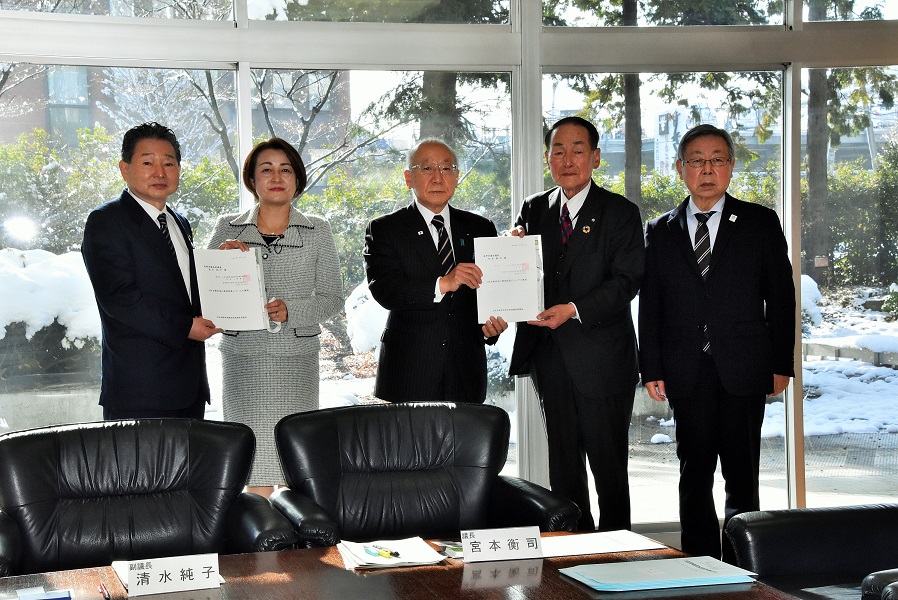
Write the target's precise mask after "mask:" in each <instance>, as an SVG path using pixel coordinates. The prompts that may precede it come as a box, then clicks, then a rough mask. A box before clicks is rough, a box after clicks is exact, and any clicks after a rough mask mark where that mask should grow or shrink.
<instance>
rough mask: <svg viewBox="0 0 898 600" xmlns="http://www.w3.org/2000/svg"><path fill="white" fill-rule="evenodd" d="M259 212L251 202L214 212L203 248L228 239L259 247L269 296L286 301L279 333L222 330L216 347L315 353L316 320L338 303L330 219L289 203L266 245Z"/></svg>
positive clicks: (329, 313) (338, 281)
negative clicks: (282, 227)
mask: <svg viewBox="0 0 898 600" xmlns="http://www.w3.org/2000/svg"><path fill="white" fill-rule="evenodd" d="M258 215H259V205H258V204H256V205H255V206H254V207H253V208H251V209H250V210H248V211H246V212H244V213H240V214H231V215H223V216H221V217H219V218H218V222H217V223H216V224H215V230H214V231H213V232H212V237H211V238H210V239H209V243H208V244H207V246H206V247H207V248H218V247H219V245H221V243H222V242H224V241H225V240H229V239H230V240H240V241H242V242H245V243H246V244H248V245H249V246H250V247H251V248H253V247H259V248H261V249H262V259H263V260H262V268H263V270H264V272H265V287H266V293H267V295H268V299H269V300H270V299H271V298H280V299H281V300H283V301H284V302H285V303H286V305H287V321H286V322H285V323H284V324H283V326H282V327H281V330H280V332H278V333H270V332H268V331H240V332H237V331H226V332H225V333H224V335H223V336H222V340H221V349H222V351H223V352H232V353H235V354H242V355H247V356H250V355H258V354H273V355H278V356H290V355H296V354H306V353H315V354H316V355H317V353H318V350H319V349H320V346H321V345H320V342H319V340H318V335H319V334H320V333H321V325H320V324H321V323H323V322H324V321H327V320H328V319H330V318H331V317H333V316H334V315H336V314H338V313H339V312H340V310H341V309H342V308H343V283H342V279H341V277H340V258H339V257H338V255H337V245H336V243H335V242H334V235H333V233H332V232H331V227H330V224H329V223H328V222H327V221H326V220H324V219H322V218H320V217H315V216H306V215H304V214H302V213H301V212H299V210H297V209H296V208H291V209H290V221H289V223H288V225H287V230H286V231H285V232H284V236H283V238H282V239H279V240H275V242H274V243H272V244H271V245H267V244H266V243H265V240H263V239H262V236H261V235H260V234H259V230H258V229H257V228H256V223H257V218H258Z"/></svg>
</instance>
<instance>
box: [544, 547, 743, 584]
mask: <svg viewBox="0 0 898 600" xmlns="http://www.w3.org/2000/svg"><path fill="white" fill-rule="evenodd" d="M559 571H560V572H561V573H563V574H564V575H567V576H568V577H571V578H573V579H576V580H577V581H579V582H580V583H583V584H585V585H588V586H589V587H591V588H593V589H595V590H599V591H606V592H626V591H634V590H657V589H664V588H680V587H694V586H701V585H723V584H736V583H751V582H752V581H753V580H752V578H751V575H754V573H752V572H751V571H746V570H745V569H740V568H739V567H735V566H733V565H729V564H727V563H724V562H721V561H719V560H717V559H714V558H711V557H710V556H695V557H689V558H662V559H657V560H639V561H632V562H615V563H604V564H596V565H578V566H576V567H569V568H566V569H559Z"/></svg>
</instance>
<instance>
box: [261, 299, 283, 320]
mask: <svg viewBox="0 0 898 600" xmlns="http://www.w3.org/2000/svg"><path fill="white" fill-rule="evenodd" d="M265 310H267V311H268V318H269V319H271V320H272V321H274V322H275V323H284V322H286V321H287V305H286V304H285V303H284V301H283V300H280V299H279V298H275V299H274V300H272V301H271V302H269V303H268V304H266V305H265Z"/></svg>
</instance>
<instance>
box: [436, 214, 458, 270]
mask: <svg viewBox="0 0 898 600" xmlns="http://www.w3.org/2000/svg"><path fill="white" fill-rule="evenodd" d="M431 223H432V224H433V226H434V227H436V230H437V255H438V256H439V257H440V264H441V265H443V275H448V274H449V271H451V270H452V269H453V267H455V257H454V256H453V255H452V244H450V243H449V233H447V232H446V221H444V220H443V216H442V215H437V216H435V217H434V218H433V220H431Z"/></svg>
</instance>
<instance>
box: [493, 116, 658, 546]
mask: <svg viewBox="0 0 898 600" xmlns="http://www.w3.org/2000/svg"><path fill="white" fill-rule="evenodd" d="M545 141H546V162H547V163H548V165H549V170H550V171H551V173H552V179H553V180H554V181H555V183H556V184H558V187H556V188H553V189H551V190H548V191H545V192H541V193H539V194H536V195H534V196H531V197H529V198H527V199H526V200H525V201H524V205H523V207H522V208H521V214H520V216H519V217H518V220H517V226H516V228H515V229H514V230H513V232H512V233H514V234H515V235H525V234H526V235H541V236H542V249H543V269H544V272H545V279H544V282H543V286H544V295H545V299H544V300H545V306H546V307H547V308H546V310H545V311H544V312H542V313H540V314H539V315H537V317H538V320H535V321H528V322H527V323H525V324H519V325H518V330H517V336H516V338H515V344H514V351H513V353H512V358H511V365H510V369H509V372H510V373H511V374H512V375H525V374H528V373H529V374H530V378H531V380H532V381H533V385H534V387H535V388H536V393H537V395H538V396H539V399H540V404H541V405H542V409H543V416H544V417H545V423H546V434H547V436H548V442H549V482H550V484H551V486H552V490H553V491H556V492H559V493H561V494H563V495H564V496H567V497H568V498H570V499H571V500H573V501H574V502H576V503H577V505H578V506H579V507H580V510H581V511H582V516H581V517H580V522H579V529H581V530H594V529H595V520H594V518H593V515H592V511H591V510H590V502H589V493H588V480H587V477H588V475H587V471H586V463H585V458H584V455H585V456H586V457H588V458H589V466H590V468H591V470H592V473H593V477H594V479H595V485H596V492H597V493H598V497H599V529H600V530H602V531H609V530H614V529H629V528H630V491H629V482H628V478H627V453H628V437H627V436H628V431H629V427H630V414H631V413H632V411H633V396H634V394H635V391H636V385H637V382H638V371H637V366H636V335H635V331H634V328H633V318H632V316H631V313H630V302H631V301H632V300H633V297H634V296H636V291H637V290H638V289H639V284H640V282H641V281H642V270H643V266H644V258H643V256H644V245H643V239H642V219H641V218H640V216H639V209H638V208H637V207H636V206H635V205H634V204H633V203H631V202H629V201H628V200H627V199H626V198H624V197H623V196H620V195H617V194H613V193H611V192H609V191H608V190H605V189H603V188H601V187H599V186H598V185H596V184H595V182H593V181H592V171H593V169H595V168H596V167H598V166H599V160H600V152H599V149H598V143H599V133H598V131H597V130H596V128H595V126H594V125H593V124H592V123H590V122H589V121H587V120H585V119H581V118H579V117H567V118H564V119H561V120H560V121H558V122H557V123H555V124H554V125H553V126H552V128H551V129H550V130H549V131H548V133H546V138H545Z"/></svg>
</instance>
